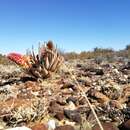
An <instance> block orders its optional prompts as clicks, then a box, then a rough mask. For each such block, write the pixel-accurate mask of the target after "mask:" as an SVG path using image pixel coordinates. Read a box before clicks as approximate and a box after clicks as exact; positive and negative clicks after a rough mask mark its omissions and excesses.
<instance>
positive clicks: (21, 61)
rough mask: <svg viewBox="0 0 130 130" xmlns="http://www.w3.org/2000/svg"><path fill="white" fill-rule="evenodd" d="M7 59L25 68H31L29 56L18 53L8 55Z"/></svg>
mask: <svg viewBox="0 0 130 130" xmlns="http://www.w3.org/2000/svg"><path fill="white" fill-rule="evenodd" d="M7 58H9V59H10V60H12V61H13V62H15V63H16V64H18V65H21V66H22V67H24V68H28V67H29V66H30V64H29V62H30V58H29V57H28V56H23V55H21V54H18V53H10V54H8V55H7Z"/></svg>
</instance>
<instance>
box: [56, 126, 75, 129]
mask: <svg viewBox="0 0 130 130" xmlns="http://www.w3.org/2000/svg"><path fill="white" fill-rule="evenodd" d="M55 130H74V127H73V126H71V125H64V126H58V127H56V128H55Z"/></svg>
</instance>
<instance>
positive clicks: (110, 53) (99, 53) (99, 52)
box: [64, 45, 130, 60]
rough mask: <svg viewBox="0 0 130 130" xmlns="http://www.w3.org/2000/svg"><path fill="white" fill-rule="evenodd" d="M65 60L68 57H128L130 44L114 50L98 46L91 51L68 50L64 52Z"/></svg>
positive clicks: (110, 58)
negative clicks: (68, 51) (77, 51)
mask: <svg viewBox="0 0 130 130" xmlns="http://www.w3.org/2000/svg"><path fill="white" fill-rule="evenodd" d="M64 57H65V59H66V60H69V59H77V58H78V59H92V58H99V59H100V58H105V59H107V60H114V58H116V57H120V58H121V57H122V58H130V45H127V46H126V48H125V49H123V50H119V51H115V50H113V49H112V48H98V47H95V48H94V49H93V51H82V52H81V53H76V52H70V53H65V54H64Z"/></svg>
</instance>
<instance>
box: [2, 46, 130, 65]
mask: <svg viewBox="0 0 130 130" xmlns="http://www.w3.org/2000/svg"><path fill="white" fill-rule="evenodd" d="M61 53H62V54H63V55H64V57H65V60H72V59H96V60H100V59H103V58H104V59H106V60H109V61H113V60H114V58H116V57H118V58H119V57H120V58H130V44H128V45H127V46H126V47H125V49H122V50H118V51H115V50H113V49H112V48H98V47H95V48H94V49H93V50H92V51H82V52H81V53H76V52H69V53H64V52H62V51H61ZM0 64H14V63H12V62H11V61H10V60H9V59H7V58H6V56H4V55H2V54H0Z"/></svg>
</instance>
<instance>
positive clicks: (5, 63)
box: [0, 54, 14, 65]
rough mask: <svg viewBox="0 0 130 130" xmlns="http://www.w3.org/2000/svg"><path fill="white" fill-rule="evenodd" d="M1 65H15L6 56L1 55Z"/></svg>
mask: <svg viewBox="0 0 130 130" xmlns="http://www.w3.org/2000/svg"><path fill="white" fill-rule="evenodd" d="M0 64H4V65H10V64H14V63H13V62H12V61H10V60H9V59H8V58H7V57H6V56H5V55H2V54H0Z"/></svg>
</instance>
